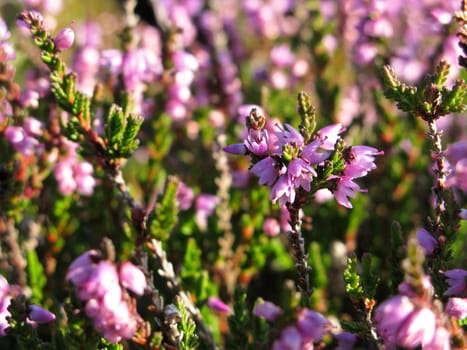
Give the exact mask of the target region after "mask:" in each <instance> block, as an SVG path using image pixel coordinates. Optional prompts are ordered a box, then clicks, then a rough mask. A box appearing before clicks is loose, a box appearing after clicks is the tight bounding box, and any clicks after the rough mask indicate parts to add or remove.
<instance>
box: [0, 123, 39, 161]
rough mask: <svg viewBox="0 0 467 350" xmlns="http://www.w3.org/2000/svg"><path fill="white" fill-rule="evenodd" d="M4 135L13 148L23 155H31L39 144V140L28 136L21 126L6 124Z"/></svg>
mask: <svg viewBox="0 0 467 350" xmlns="http://www.w3.org/2000/svg"><path fill="white" fill-rule="evenodd" d="M4 135H5V138H6V139H7V140H8V141H9V142H10V143H11V144H12V146H13V148H14V149H15V150H16V151H17V152H18V153H21V154H22V155H23V156H25V157H28V156H30V155H32V154H33V153H34V151H35V150H36V149H37V148H38V146H39V141H38V140H36V139H35V138H34V137H32V136H29V135H28V134H27V133H26V131H25V130H24V129H23V128H22V127H21V126H11V125H9V126H7V127H6V128H5V132H4Z"/></svg>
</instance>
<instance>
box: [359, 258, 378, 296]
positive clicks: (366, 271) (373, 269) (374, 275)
mask: <svg viewBox="0 0 467 350" xmlns="http://www.w3.org/2000/svg"><path fill="white" fill-rule="evenodd" d="M378 267H379V261H378V259H377V258H376V257H374V256H372V255H371V254H369V253H365V254H363V258H362V274H361V281H362V286H363V289H364V291H365V296H366V297H367V298H369V299H373V298H374V296H375V293H376V287H377V286H378V282H379V280H380V277H379V275H380V274H379V269H378Z"/></svg>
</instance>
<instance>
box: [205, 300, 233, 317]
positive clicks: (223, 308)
mask: <svg viewBox="0 0 467 350" xmlns="http://www.w3.org/2000/svg"><path fill="white" fill-rule="evenodd" d="M207 305H208V306H209V307H210V308H211V309H213V310H216V311H220V312H225V313H229V312H230V306H229V305H227V304H226V303H224V302H223V301H222V300H220V299H219V298H216V297H209V298H208V301H207Z"/></svg>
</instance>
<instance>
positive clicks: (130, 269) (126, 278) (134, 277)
mask: <svg viewBox="0 0 467 350" xmlns="http://www.w3.org/2000/svg"><path fill="white" fill-rule="evenodd" d="M118 275H119V277H120V283H121V284H122V286H123V287H125V288H127V289H129V290H131V291H132V292H133V293H135V294H136V295H143V294H144V290H145V289H146V276H144V273H143V271H141V270H140V269H139V268H137V267H136V266H135V265H133V264H132V263H131V262H129V261H125V262H124V263H122V264H121V265H120V270H119V271H118Z"/></svg>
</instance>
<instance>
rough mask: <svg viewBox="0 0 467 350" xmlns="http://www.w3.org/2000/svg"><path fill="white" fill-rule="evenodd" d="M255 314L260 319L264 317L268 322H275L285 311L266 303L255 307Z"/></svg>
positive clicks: (268, 302)
mask: <svg viewBox="0 0 467 350" xmlns="http://www.w3.org/2000/svg"><path fill="white" fill-rule="evenodd" d="M253 314H254V315H256V316H258V317H263V318H265V319H266V320H268V321H274V320H275V319H276V318H278V317H279V316H280V315H282V314H283V311H282V309H281V308H280V307H279V306H277V305H275V304H274V303H271V302H270V301H265V302H262V303H261V304H258V305H256V306H255V308H254V310H253Z"/></svg>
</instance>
